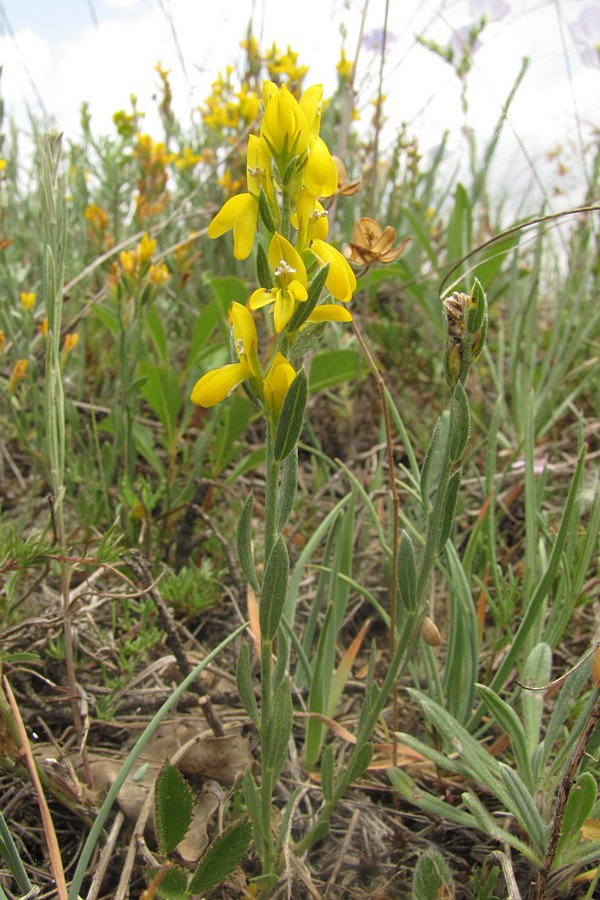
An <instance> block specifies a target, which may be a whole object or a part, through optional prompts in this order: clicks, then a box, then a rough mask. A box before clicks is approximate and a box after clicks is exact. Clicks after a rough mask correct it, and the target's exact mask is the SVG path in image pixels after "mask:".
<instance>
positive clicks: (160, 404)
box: [140, 363, 182, 444]
mask: <svg viewBox="0 0 600 900" xmlns="http://www.w3.org/2000/svg"><path fill="white" fill-rule="evenodd" d="M140 372H141V373H142V375H143V376H145V378H146V381H145V383H144V385H143V386H142V389H141V394H142V397H143V398H144V400H145V401H146V403H147V404H148V406H149V407H150V408H151V409H152V411H153V412H154V413H155V415H156V416H157V418H158V420H159V421H160V423H161V424H162V426H163V428H164V429H165V432H166V435H167V443H168V444H171V442H172V440H173V435H174V432H175V426H176V423H177V417H178V416H179V412H180V410H181V405H182V396H181V388H180V386H179V381H178V380H177V376H176V374H175V372H174V371H173V369H171V368H170V366H152V365H150V364H149V363H144V364H142V365H141V366H140Z"/></svg>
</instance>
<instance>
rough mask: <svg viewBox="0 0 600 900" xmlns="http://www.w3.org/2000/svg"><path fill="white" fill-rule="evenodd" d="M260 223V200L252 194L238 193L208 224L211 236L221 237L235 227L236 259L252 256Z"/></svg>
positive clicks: (234, 246) (234, 253) (234, 245)
mask: <svg viewBox="0 0 600 900" xmlns="http://www.w3.org/2000/svg"><path fill="white" fill-rule="evenodd" d="M257 223H258V202H257V201H256V200H255V199H254V197H253V196H252V194H236V195H235V197H230V198H229V200H227V201H226V203H225V204H224V205H223V206H222V207H221V209H220V210H219V212H218V213H217V215H216V216H215V217H214V219H213V220H212V222H211V223H210V225H209V226H208V236H209V237H210V238H217V237H220V236H221V235H222V234H225V232H226V231H229V230H230V229H232V228H233V255H234V256H235V258H236V259H246V258H247V257H248V256H250V252H251V250H252V244H253V243H254V235H255V233H256V226H257Z"/></svg>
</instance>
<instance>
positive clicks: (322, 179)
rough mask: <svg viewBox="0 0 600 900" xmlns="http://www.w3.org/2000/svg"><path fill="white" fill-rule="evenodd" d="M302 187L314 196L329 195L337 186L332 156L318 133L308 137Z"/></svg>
mask: <svg viewBox="0 0 600 900" xmlns="http://www.w3.org/2000/svg"><path fill="white" fill-rule="evenodd" d="M303 178H304V188H305V189H306V190H307V191H308V192H309V194H312V195H313V196H314V197H331V195H332V194H334V193H335V191H336V189H337V186H338V176H337V169H336V167H335V163H334V161H333V156H332V155H331V153H330V152H329V148H328V146H327V144H326V143H325V141H324V140H322V139H321V138H320V137H319V136H318V135H313V136H312V137H311V139H310V145H309V154H308V162H307V163H306V167H305V169H304V175H303Z"/></svg>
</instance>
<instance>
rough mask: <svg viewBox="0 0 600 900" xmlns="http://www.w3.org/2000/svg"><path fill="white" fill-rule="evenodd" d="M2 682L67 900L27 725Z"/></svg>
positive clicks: (57, 878) (61, 897)
mask: <svg viewBox="0 0 600 900" xmlns="http://www.w3.org/2000/svg"><path fill="white" fill-rule="evenodd" d="M2 681H3V684H4V691H5V693H6V696H7V699H8V702H9V704H10V709H11V712H12V714H13V717H14V721H15V725H16V726H17V730H18V732H19V738H20V741H21V752H22V753H23V756H24V757H25V762H26V764H27V768H28V769H29V774H30V775H31V781H32V782H33V787H34V790H35V794H36V797H37V802H38V806H39V808H40V814H41V817H42V827H43V829H44V835H45V837H46V846H47V847H48V854H49V856H50V866H51V868H52V874H53V876H54V882H55V884H56V892H57V895H58V900H67V882H66V881H65V873H64V869H63V864H62V858H61V855H60V849H59V846H58V840H57V838H56V831H55V830H54V822H53V821H52V816H51V815H50V809H49V808H48V803H47V801H46V796H45V794H44V789H43V788H42V783H41V781H40V777H39V775H38V770H37V765H36V762H35V759H34V758H33V753H32V750H31V745H30V743H29V738H28V737H27V730H26V728H25V725H24V724H23V719H22V718H21V713H20V712H19V707H18V705H17V701H16V700H15V695H14V694H13V692H12V688H11V686H10V684H9V682H8V679H7V678H6V677H4V678H3V679H2Z"/></svg>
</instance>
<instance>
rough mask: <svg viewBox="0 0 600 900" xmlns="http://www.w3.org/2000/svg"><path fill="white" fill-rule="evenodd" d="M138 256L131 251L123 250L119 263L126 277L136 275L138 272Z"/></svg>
mask: <svg viewBox="0 0 600 900" xmlns="http://www.w3.org/2000/svg"><path fill="white" fill-rule="evenodd" d="M137 261H138V258H137V255H136V254H135V253H133V252H132V251H131V250H121V252H120V253H119V262H120V263H121V268H122V269H123V272H124V273H125V275H128V276H129V277H131V276H133V275H135V273H136V270H137Z"/></svg>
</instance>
